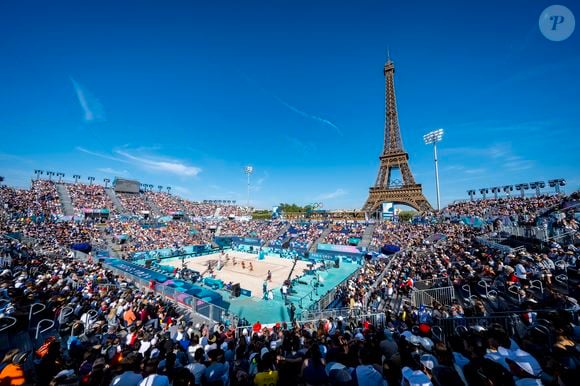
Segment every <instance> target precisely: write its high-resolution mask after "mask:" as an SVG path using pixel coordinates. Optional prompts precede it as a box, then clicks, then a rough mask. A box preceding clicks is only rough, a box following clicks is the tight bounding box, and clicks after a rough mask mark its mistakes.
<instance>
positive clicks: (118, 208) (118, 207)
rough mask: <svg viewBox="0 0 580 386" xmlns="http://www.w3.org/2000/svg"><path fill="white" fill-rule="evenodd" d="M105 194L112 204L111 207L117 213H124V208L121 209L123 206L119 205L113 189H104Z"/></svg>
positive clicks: (119, 202)
mask: <svg viewBox="0 0 580 386" xmlns="http://www.w3.org/2000/svg"><path fill="white" fill-rule="evenodd" d="M105 193H106V194H107V196H109V198H110V199H111V201H112V202H113V206H114V207H115V210H116V211H117V213H124V212H125V208H124V207H123V204H121V201H119V197H117V195H116V194H115V191H114V190H113V188H105Z"/></svg>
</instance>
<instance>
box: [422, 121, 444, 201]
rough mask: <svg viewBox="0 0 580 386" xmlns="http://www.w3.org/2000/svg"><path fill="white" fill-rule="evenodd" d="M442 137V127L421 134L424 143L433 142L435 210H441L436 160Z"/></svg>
mask: <svg viewBox="0 0 580 386" xmlns="http://www.w3.org/2000/svg"><path fill="white" fill-rule="evenodd" d="M442 139H443V129H437V130H435V131H431V132H429V133H427V134H425V135H424V136H423V140H424V141H425V145H430V144H433V159H434V160H435V188H436V190H437V210H438V211H439V210H441V199H440V197H439V165H438V161H437V143H438V142H441V140H442Z"/></svg>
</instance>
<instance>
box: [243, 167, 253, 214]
mask: <svg viewBox="0 0 580 386" xmlns="http://www.w3.org/2000/svg"><path fill="white" fill-rule="evenodd" d="M253 172H254V167H253V166H251V165H248V166H246V167H245V168H244V173H246V176H248V202H247V204H246V206H247V207H248V208H249V207H250V176H251V175H252V173H253Z"/></svg>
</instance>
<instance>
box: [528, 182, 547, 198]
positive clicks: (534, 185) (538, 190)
mask: <svg viewBox="0 0 580 386" xmlns="http://www.w3.org/2000/svg"><path fill="white" fill-rule="evenodd" d="M545 187H546V184H545V183H544V181H534V182H530V189H536V197H539V196H540V194H542V192H541V189H543V188H545Z"/></svg>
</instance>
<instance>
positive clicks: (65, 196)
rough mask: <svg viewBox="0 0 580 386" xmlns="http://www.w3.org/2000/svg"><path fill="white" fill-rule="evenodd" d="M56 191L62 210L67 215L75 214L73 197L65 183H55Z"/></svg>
mask: <svg viewBox="0 0 580 386" xmlns="http://www.w3.org/2000/svg"><path fill="white" fill-rule="evenodd" d="M55 186H56V192H57V193H58V198H59V200H60V205H61V206H62V212H63V213H64V215H65V216H74V214H75V210H74V208H73V206H72V199H71V197H70V194H69V192H68V189H67V188H66V185H65V184H62V183H55Z"/></svg>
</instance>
